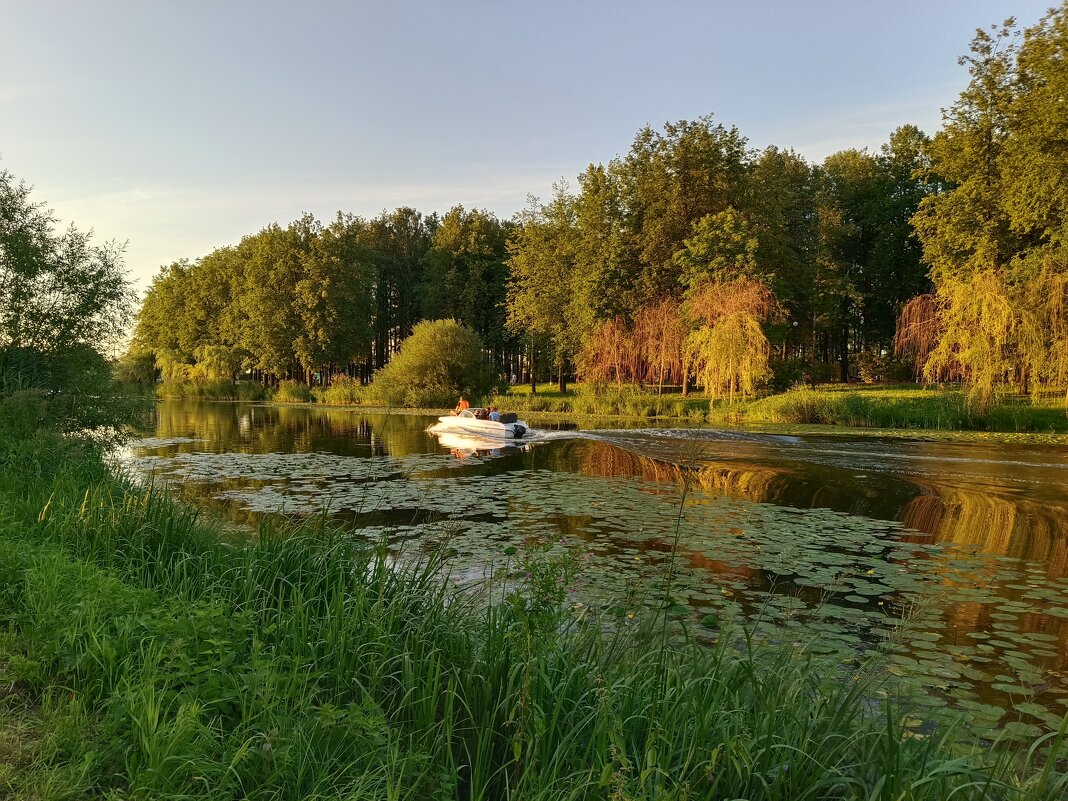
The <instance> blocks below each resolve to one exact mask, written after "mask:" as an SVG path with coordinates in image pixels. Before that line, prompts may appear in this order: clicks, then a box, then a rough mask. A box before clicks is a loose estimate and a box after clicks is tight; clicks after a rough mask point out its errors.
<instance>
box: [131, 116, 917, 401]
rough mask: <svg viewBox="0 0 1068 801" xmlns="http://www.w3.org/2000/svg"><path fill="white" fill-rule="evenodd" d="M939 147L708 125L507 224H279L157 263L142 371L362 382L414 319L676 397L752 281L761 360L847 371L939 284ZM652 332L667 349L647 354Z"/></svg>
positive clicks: (653, 146)
mask: <svg viewBox="0 0 1068 801" xmlns="http://www.w3.org/2000/svg"><path fill="white" fill-rule="evenodd" d="M926 144H927V140H926V138H925V137H924V135H923V134H922V133H921V132H920V131H918V130H917V129H915V128H913V127H905V128H902V129H900V130H899V131H897V132H895V134H894V136H893V137H892V139H891V142H890V143H889V144H888V145H887V146H886V147H884V148H883V152H882V153H881V154H879V155H871V154H868V153H866V152H862V151H855V150H851V151H845V152H842V153H839V154H836V155H835V156H832V157H831V158H829V159H828V160H827V161H826V162H825V164H823V165H820V166H812V165H809V164H807V163H806V162H805V161H804V159H802V158H801V157H800V156H798V155H796V154H794V153H792V152H789V151H781V150H778V149H776V148H769V149H767V150H765V151H763V152H759V153H757V152H753V151H750V150H747V149H746V146H745V140H744V139H743V138H742V137H741V136H740V135H739V134H738V132H737V131H736V130H733V129H726V128H724V127H723V126H721V125H717V124H715V123H714V122H713V121H712V119H711V118H710V117H706V118H702V119H701V120H698V121H696V122H680V123H676V124H670V125H668V126H666V129H665V131H664V132H663V133H660V132H656V131H653V130H652V129H645V130H643V131H641V132H640V133H639V134H638V137H637V138H636V140H635V144H634V146H633V147H632V149H631V152H630V153H629V154H628V155H627V156H626V157H625V158H622V159H617V160H614V161H612V162H610V163H609V165H608V166H601V165H597V166H592V165H591V166H590V167H589V169H588V170H587V171H586V172H585V173H584V174H583V175H582V176H581V177H580V191H579V192H578V193H577V194H570V193H568V191H567V189H566V187H564V186H562V185H561V186H558V187H557V191H556V194H555V195H554V197H553V198H552V199H551V200H550V201H549V202H548V203H547V204H542V203H539V202H538V201H536V200H533V199H532V200H531V204H530V207H529V208H528V209H527V210H526V211H524V212H522V213H521V214H519V215H517V217H516V219H515V220H514V221H502V220H498V219H497V218H496V217H494V216H493V215H492V214H489V213H487V212H483V211H479V210H471V211H468V210H465V209H463V208H462V207H456V208H454V209H453V210H451V211H450V212H448V213H447V214H446V215H444V216H443V217H441V218H438V217H437V216H435V215H430V216H424V215H422V214H420V213H418V212H416V211H414V210H412V209H409V208H401V209H398V210H397V211H395V212H393V213H388V214H387V213H383V214H382V215H381V216H379V217H377V218H375V219H373V220H366V219H363V218H360V217H355V216H352V215H344V214H339V215H338V217H337V218H336V219H335V220H334V222H332V223H331V224H329V225H324V224H322V223H320V222H319V221H317V220H315V219H313V218H312V217H310V216H305V217H303V218H301V219H300V220H297V221H296V222H293V223H291V224H290V225H289V226H287V227H286V228H282V227H280V226H278V225H270V226H268V227H267V228H265V229H263V230H262V231H260V232H259V233H256V234H252V235H249V236H247V237H245V238H244V239H242V240H241V242H240V243H239V244H237V245H235V246H232V247H226V248H221V249H219V250H216V251H214V252H212V253H210V254H208V255H207V256H204V257H203V258H201V259H199V260H198V261H197V262H195V263H189V262H186V261H182V262H178V263H176V264H173V265H170V266H169V267H166V268H164V269H163V270H162V271H161V272H160V273H159V274H158V275H157V276H156V278H155V280H154V281H153V283H152V285H151V287H150V289H149V291H148V293H147V295H146V297H145V300H144V303H143V306H142V309H141V312H140V315H139V319H138V326H137V331H136V335H135V338H134V346H133V348H132V351H131V358H134V359H136V358H137V357H138V355H140V358H142V359H143V360H147V362H148V364H149V365H155V367H156V368H158V369H159V370H160V371H161V372H162V375H163V377H164V379H166V380H190V379H219V378H232V377H234V376H236V375H238V374H240V373H242V372H245V371H249V370H251V371H253V372H254V374H256V375H257V376H258V377H263V378H266V379H268V380H272V379H281V378H295V379H297V380H301V381H311V380H314V378H315V376H317V375H318V376H320V377H324V378H325V377H329V376H330V375H333V374H337V373H347V374H348V375H359V376H363V377H367V376H369V375H370V374H371V373H372V372H373V371H374V370H377V369H379V368H381V367H383V366H384V365H385V364H386V363H387V362H388V360H389V358H390V356H391V355H392V354H393V353H394V352H395V351H396V349H397V348H398V346H399V343H400V342H401V341H402V340H403V339H405V338H406V337H407V336H408V335H409V334H410V333H411V330H412V327H413V325H414V324H415V323H416V322H418V321H419V320H422V319H440V318H453V319H456V320H458V321H460V322H462V323H464V324H465V325H467V326H468V327H470V328H472V329H473V330H474V331H476V332H477V333H478V334H479V335H480V337H481V338H482V341H483V343H484V345H485V346H486V348H487V350H488V355H489V358H491V359H492V361H493V362H494V363H495V364H496V365H497V366H498V368H499V371H500V372H501V373H503V374H504V375H510V376H518V375H519V374H521V373H522V374H525V375H527V376H530V375H532V374H533V375H536V374H539V373H544V371H546V370H548V369H550V368H551V369H552V370H553V372H554V374H555V375H556V376H557V377H558V378H559V379H560V380H561V381H562V382H563V381H565V380H566V378H567V376H569V375H575V374H577V375H579V376H580V377H584V378H601V379H607V378H608V377H609V376H610V377H611V378H613V379H615V380H619V381H623V380H627V381H632V380H637V381H643V382H644V381H652V382H655V383H657V384H659V385H661V386H662V385H663V384H664V383H665V382H667V383H673V384H680V383H684V382H685V380H686V378H687V377H689V376H691V375H692V376H693V377H694V378H698V376H699V375H702V376H705V377H707V376H708V375H710V374H709V373H708V371H707V369H706V368H705V367H702V365H707V364H709V363H711V362H716V361H718V351H717V350H716V348H715V347H714V345H715V343H716V342H717V341H719V340H722V336H719V337H718V338H717V337H712V336H711V333H710V330H711V328H712V327H713V323H715V322H716V321H717V320H719V317H720V316H724V315H719V314H718V313H712V312H710V311H709V308H708V307H707V303H706V304H705V306H706V308H705V310H704V312H703V313H695V309H696V308H697V306H699V305H700V303H697V302H696V300H695V299H696V298H697V297H698V296H699V295H702V293H704V294H706V295H707V293H708V292H710V291H715V290H714V289H713V286H714V285H717V284H729V283H731V282H739V281H744V282H748V284H747V287H748V288H746V289H743V290H742V294H744V293H745V292H747V291H750V290H752V284H753V283H754V282H755V283H758V284H760V285H761V286H762V287H765V288H766V289H767V290H768V291H769V292H770V295H769V297H768V302H767V303H764V304H761V313H760V314H759V315H758V316H757V317H756V318H754V319H758V318H759V322H758V323H757V325H758V327H759V326H760V325H761V324H763V326H764V328H761V329H760V330H761V332H762V335H763V332H764V330H765V329H766V331H767V338H766V339H762V344H761V343H757V344H756V345H755V347H757V349H758V350H759V349H760V348H762V347H766V348H767V349H768V354H769V355H773V356H774V357H776V358H778V359H779V360H781V359H784V358H786V359H794V360H802V359H807V360H808V362H811V363H822V364H829V363H830V362H832V361H835V360H840V361H841V362H843V369H848V365H847V362H848V354H849V353H851V352H854V351H856V350H858V349H862V348H865V347H884V346H889V344H890V343H891V341H892V338H893V334H894V317H895V315H896V314H897V311H898V308H899V306H900V304H901V303H902V302H903V301H904V300H905V299H907V298H908V297H911V296H912V295H914V294H916V293H917V292H919V291H922V290H924V289H925V288H927V286H928V285H927V279H926V277H925V273H926V268H924V267H923V266H922V265H921V264H920V261H919V247H918V244H917V243H916V242H915V240H914V239H912V238H911V229H910V228H909V227H908V218H909V216H910V215H911V214H912V213H914V211H915V209H916V207H917V206H918V204H919V201H920V199H921V198H922V197H923V196H924V194H925V193H926V192H927V191H929V188H928V184H927V183H925V182H924V181H923V180H921V179H918V178H916V177H914V174H915V172H916V170H917V169H918V168H919V167H922V166H923V165H924V162H923V155H922V154H923V152H924V148H925V146H926ZM739 286H741V285H739ZM720 294H721V295H722V294H723V292H722V291H720ZM684 301H685V304H684ZM683 309H685V311H686V313H687V314H688V315H689V316H686V317H681V316H680V314H681V312H682V311H683ZM773 310H774V314H773V313H772V311H773ZM665 315H667V317H665ZM668 317H670V319H668ZM725 317H730V315H725ZM731 320H733V324H735V325H740V324H741V323H740V321H739V320H738V318H737V317H736V316H735V317H732V318H731ZM706 328H707V329H709V331H705V332H704V333H702V330H703V329H706ZM722 330H723V329H722V327H721V334H722ZM642 331H645V332H655V333H656V334H657V336H658V337H659V338H658V339H657V341H656V343H655V350H656V353H655V355H651V356H649V357H648V358H645V357H642V356H640V354H641V353H642V352H643V350H642V347H643V346H642V345H641V344H640V342H639V340H641V339H642V337H643V336H645V335H644V334H642V333H641V332H642ZM612 336H615V337H616V345H617V346H618V347H615V346H613V345H612ZM702 337H703V339H702ZM769 340H770V342H769ZM701 342H703V344H700V343H701ZM750 344H751V345H752V343H750ZM613 347H615V350H613ZM772 348H773V349H774V353H772ZM620 349H622V350H620ZM624 350H625V351H627V353H628V355H627V356H626V358H623V357H622V355H621V353H622V351H624ZM544 357H549V358H544ZM758 361H760V360H759V359H758ZM532 365H533V367H534V370H533V371H532V370H531V366H532ZM760 365H761V366H758V368H757V373H760V374H761V375H763V374H764V373H766V372H767V368H766V365H767V358H764V359H763V361H760ZM754 375H755V373H754ZM699 382H700V383H702V384H704V383H706V382H705V380H703V379H699ZM728 383H729V382H728ZM727 391H729V389H728V390H727Z"/></svg>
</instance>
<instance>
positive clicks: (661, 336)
mask: <svg viewBox="0 0 1068 801" xmlns="http://www.w3.org/2000/svg"><path fill="white" fill-rule="evenodd" d="M634 340H635V342H634V346H635V350H636V352H637V354H638V355H639V358H640V359H641V363H642V364H641V370H642V380H644V381H653V380H654V379H655V381H656V385H657V391H656V394H657V395H658V396H662V395H663V394H664V380H665V379H672V380H674V379H675V378H681V374H682V365H683V349H684V347H685V342H686V326H685V324H684V322H683V320H682V309H681V306H680V304H679V302H678V301H676V300H673V299H671V298H665V299H664V300H661V301H658V302H656V303H650V304H648V305H646V306H643V307H642V308H641V309H639V311H638V314H637V315H636V316H635V319H634Z"/></svg>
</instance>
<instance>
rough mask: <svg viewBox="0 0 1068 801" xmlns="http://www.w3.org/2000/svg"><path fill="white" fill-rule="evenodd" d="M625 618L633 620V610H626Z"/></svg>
mask: <svg viewBox="0 0 1068 801" xmlns="http://www.w3.org/2000/svg"><path fill="white" fill-rule="evenodd" d="M627 620H634V613H633V612H627Z"/></svg>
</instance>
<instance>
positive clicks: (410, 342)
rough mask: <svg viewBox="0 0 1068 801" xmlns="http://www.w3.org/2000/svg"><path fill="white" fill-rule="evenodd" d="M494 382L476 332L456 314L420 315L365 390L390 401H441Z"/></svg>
mask: <svg viewBox="0 0 1068 801" xmlns="http://www.w3.org/2000/svg"><path fill="white" fill-rule="evenodd" d="M497 383H498V381H497V377H496V375H495V373H494V370H493V368H492V366H491V365H490V363H489V361H488V360H487V358H486V354H485V351H484V350H483V345H482V340H481V339H480V338H479V336H478V334H477V333H475V332H474V331H473V330H471V329H470V328H468V327H467V326H465V325H463V324H461V323H459V322H457V321H456V320H424V321H423V322H421V323H418V324H417V325H416V326H415V328H414V329H413V330H412V335H411V336H410V337H408V339H406V340H404V342H403V343H402V344H401V348H400V350H399V351H398V352H397V355H396V356H394V357H393V359H392V360H391V361H390V363H389V364H388V365H386V366H385V367H383V368H382V369H381V370H379V371H378V372H376V373H375V377H374V381H373V382H372V384H371V387H370V394H371V396H372V397H374V398H377V399H378V400H380V401H382V402H383V403H386V404H387V405H389V406H417V407H441V406H452V405H453V404H454V403H455V402H456V399H457V398H458V397H459V396H460V395H465V396H467V397H468V398H476V399H477V398H484V397H486V396H487V395H488V394H489V393H490V392H491V391H492V390H493V389H495V388H496V386H497Z"/></svg>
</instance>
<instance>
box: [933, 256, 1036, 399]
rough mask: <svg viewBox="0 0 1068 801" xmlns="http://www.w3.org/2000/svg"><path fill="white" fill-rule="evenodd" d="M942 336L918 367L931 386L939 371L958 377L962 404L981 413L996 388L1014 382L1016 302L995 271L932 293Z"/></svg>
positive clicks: (951, 281)
mask: <svg viewBox="0 0 1068 801" xmlns="http://www.w3.org/2000/svg"><path fill="white" fill-rule="evenodd" d="M938 301H939V317H940V320H941V325H942V329H943V330H942V335H941V337H940V338H939V340H938V344H937V345H936V346H935V348H934V349H933V350H932V351H931V354H930V356H929V357H928V359H927V362H926V363H925V365H924V368H923V369H924V376H925V377H926V378H927V380H929V381H933V380H936V379H937V378H938V376H939V375H940V374H941V373H942V371H950V372H956V373H959V374H960V375H961V376H962V377H963V379H964V382H965V384H966V386H967V387H968V401H969V402H970V403H972V404H974V405H975V406H976V407H977V408H978V409H979V410H981V411H983V410H986V409H987V408H988V407H989V406H990V403H991V401H992V400H993V398H994V395H995V393H996V392H997V390H998V388H999V387H1001V386H1003V385H1005V384H1007V383H1009V382H1010V381H1012V380H1013V379H1014V377H1016V376H1019V375H1020V373H1019V370H1018V368H1019V367H1020V362H1019V358H1018V354H1019V348H1018V345H1019V340H1018V333H1019V329H1020V317H1019V314H1018V311H1017V309H1018V307H1019V302H1018V300H1017V299H1016V298H1015V297H1014V296H1013V290H1012V288H1011V287H1010V286H1009V285H1008V284H1006V282H1005V280H1004V278H1003V277H1002V276H1001V274H999V273H998V272H997V271H994V270H984V271H982V272H979V273H976V274H975V275H973V276H971V277H969V278H965V279H948V280H944V281H942V282H941V284H940V285H939V287H938Z"/></svg>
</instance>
